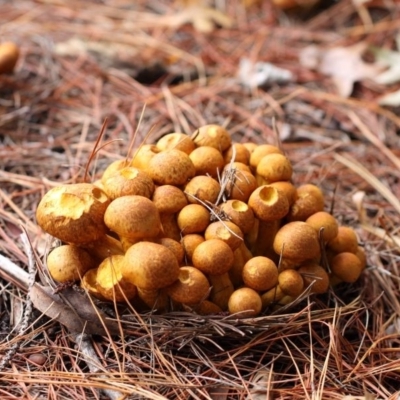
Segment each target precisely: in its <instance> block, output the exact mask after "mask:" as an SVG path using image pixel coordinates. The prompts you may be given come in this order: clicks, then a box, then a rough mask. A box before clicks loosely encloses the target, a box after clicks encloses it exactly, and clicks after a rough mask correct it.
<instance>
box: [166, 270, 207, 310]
mask: <svg viewBox="0 0 400 400" xmlns="http://www.w3.org/2000/svg"><path fill="white" fill-rule="evenodd" d="M166 292H167V294H168V295H169V296H170V297H171V299H172V300H174V301H176V302H178V303H182V304H188V305H195V304H198V303H200V302H201V301H202V300H205V299H206V298H207V296H208V295H209V292H210V284H209V282H208V280H207V278H206V276H205V275H204V274H203V273H202V272H201V271H199V270H198V269H197V268H194V267H191V266H185V267H181V268H180V271H179V276H178V279H177V280H176V281H175V282H174V283H173V284H172V285H170V286H168V287H167V288H166Z"/></svg>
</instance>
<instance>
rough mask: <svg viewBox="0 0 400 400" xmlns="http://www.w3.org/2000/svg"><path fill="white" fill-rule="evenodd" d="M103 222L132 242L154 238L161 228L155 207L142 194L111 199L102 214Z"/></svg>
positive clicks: (121, 236)
mask: <svg viewBox="0 0 400 400" xmlns="http://www.w3.org/2000/svg"><path fill="white" fill-rule="evenodd" d="M104 222H105V224H106V225H107V227H108V228H109V229H110V230H111V231H113V232H115V233H117V234H118V236H119V237H120V238H121V239H122V238H125V239H127V240H128V241H132V242H135V241H137V240H141V239H145V238H155V237H157V235H158V234H159V233H160V229H161V220H160V215H159V212H158V210H157V207H156V206H155V205H154V203H153V202H152V201H151V200H149V199H148V198H146V197H143V196H123V197H118V198H117V199H115V200H113V201H112V202H111V203H110V205H109V206H108V207H107V210H106V212H105V214H104Z"/></svg>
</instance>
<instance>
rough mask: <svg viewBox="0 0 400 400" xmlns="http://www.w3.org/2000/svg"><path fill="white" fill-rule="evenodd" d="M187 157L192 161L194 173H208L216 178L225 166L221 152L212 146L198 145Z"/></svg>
mask: <svg viewBox="0 0 400 400" xmlns="http://www.w3.org/2000/svg"><path fill="white" fill-rule="evenodd" d="M189 157H190V159H191V160H192V162H193V165H194V168H195V170H196V175H210V176H211V177H212V178H214V179H216V178H218V175H219V174H221V172H222V170H223V169H224V166H225V163H224V158H223V157H222V154H221V152H220V151H218V150H217V149H216V148H214V147H209V146H202V147H198V148H197V149H194V150H193V151H192V152H191V153H190V155H189Z"/></svg>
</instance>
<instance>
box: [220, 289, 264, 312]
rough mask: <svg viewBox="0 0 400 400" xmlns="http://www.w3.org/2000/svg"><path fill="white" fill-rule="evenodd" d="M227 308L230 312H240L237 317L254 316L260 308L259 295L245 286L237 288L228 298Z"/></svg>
mask: <svg viewBox="0 0 400 400" xmlns="http://www.w3.org/2000/svg"><path fill="white" fill-rule="evenodd" d="M228 309H229V312H230V313H231V314H236V313H240V314H238V315H237V317H238V318H251V317H256V316H257V315H259V314H260V312H261V309H262V301H261V296H260V295H259V294H258V293H257V292H256V291H255V290H253V289H250V288H247V287H244V288H240V289H237V290H235V291H234V292H233V293H232V295H231V297H230V298H229V302H228Z"/></svg>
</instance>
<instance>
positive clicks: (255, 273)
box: [242, 257, 278, 291]
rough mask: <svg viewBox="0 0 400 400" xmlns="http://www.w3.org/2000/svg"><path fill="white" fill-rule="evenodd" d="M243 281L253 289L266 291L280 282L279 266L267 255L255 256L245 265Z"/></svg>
mask: <svg viewBox="0 0 400 400" xmlns="http://www.w3.org/2000/svg"><path fill="white" fill-rule="evenodd" d="M242 275H243V282H244V283H245V285H246V286H247V287H249V288H251V289H254V290H257V291H266V290H269V289H271V288H273V287H274V286H276V284H277V283H278V268H277V266H276V264H275V263H274V262H273V261H272V260H270V259H269V258H267V257H253V258H252V259H250V260H249V261H247V262H246V264H245V265H244V267H243V272H242Z"/></svg>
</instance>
